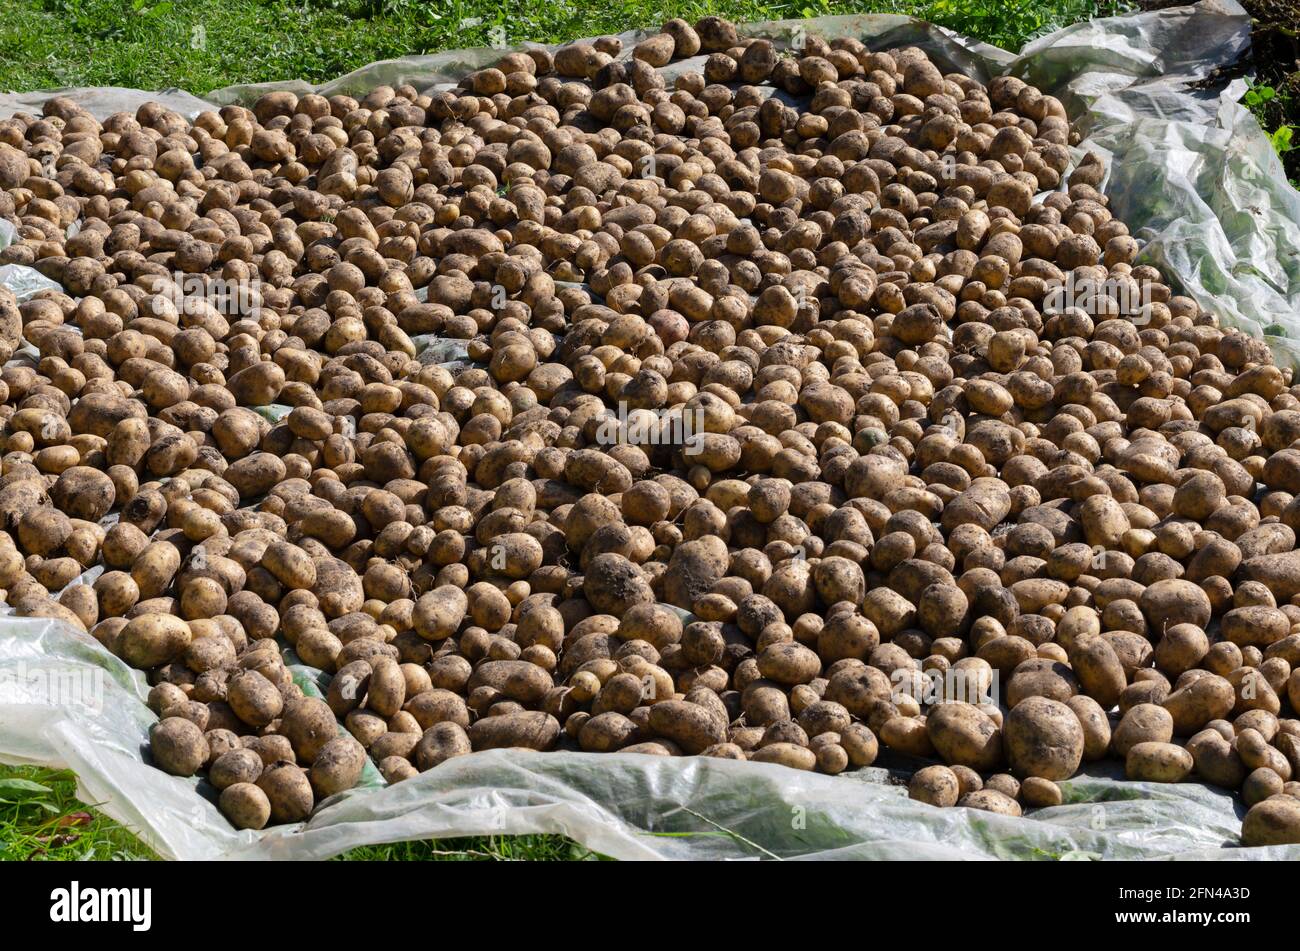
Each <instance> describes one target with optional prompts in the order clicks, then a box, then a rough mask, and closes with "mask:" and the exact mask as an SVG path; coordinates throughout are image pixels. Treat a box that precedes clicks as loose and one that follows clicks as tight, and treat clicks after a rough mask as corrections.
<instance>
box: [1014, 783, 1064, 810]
mask: <svg viewBox="0 0 1300 951" xmlns="http://www.w3.org/2000/svg"><path fill="white" fill-rule="evenodd" d="M1020 798H1021V799H1022V800H1024V803H1025V805H1026V806H1030V807H1032V808H1035V809H1045V808H1048V807H1050V806H1059V805H1060V804H1061V802H1062V801H1063V797H1062V795H1061V787H1060V786H1058V785H1056V783H1054V782H1052V781H1051V780H1050V779H1046V778H1044V777H1042V776H1029V777H1027V778H1026V779H1025V781H1024V782H1023V783H1021V784H1020Z"/></svg>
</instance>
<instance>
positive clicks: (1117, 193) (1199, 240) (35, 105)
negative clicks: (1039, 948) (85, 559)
mask: <svg viewBox="0 0 1300 951" xmlns="http://www.w3.org/2000/svg"><path fill="white" fill-rule="evenodd" d="M743 29H745V31H746V32H747V33H749V34H751V35H764V36H770V37H773V38H777V39H786V40H790V39H794V40H797V39H798V36H799V33H800V32H801V31H802V32H807V33H819V34H821V35H826V36H842V35H851V36H856V37H859V38H860V39H862V40H863V41H864V42H866V43H867V44H868V45H869V46H871V47H873V48H877V49H882V48H887V47H890V46H897V45H903V44H914V45H918V46H922V47H924V48H925V49H927V51H929V52H930V53H931V54H932V55H934V56H937V57H939V58H940V59H941V60H943V61H944V63H945V64H946V65H947V66H948V67H949V68H952V69H960V70H962V71H964V72H967V73H969V74H971V75H975V76H978V77H981V78H985V79H987V78H989V77H991V76H994V75H998V74H1001V73H1006V72H1010V73H1013V74H1015V75H1018V76H1022V77H1024V78H1025V79H1027V80H1029V81H1032V82H1034V83H1036V84H1038V85H1039V86H1040V87H1041V88H1043V89H1045V90H1046V91H1049V92H1052V93H1055V94H1056V95H1058V96H1060V97H1061V98H1062V99H1063V100H1064V101H1065V102H1066V104H1067V107H1068V108H1069V109H1070V112H1071V115H1072V116H1073V117H1074V118H1075V119H1077V120H1078V121H1079V122H1080V123H1081V125H1082V128H1083V129H1084V131H1085V133H1086V135H1087V139H1086V140H1085V141H1084V143H1083V144H1082V145H1083V148H1091V149H1094V150H1099V151H1104V152H1106V153H1108V154H1109V155H1110V156H1111V157H1112V158H1113V165H1112V167H1111V173H1110V176H1109V181H1108V182H1107V183H1106V184H1105V190H1106V192H1107V194H1109V195H1110V196H1111V200H1112V203H1113V207H1114V209H1115V211H1116V213H1117V214H1118V215H1119V216H1121V217H1122V218H1123V219H1124V220H1126V221H1128V222H1129V223H1130V224H1131V225H1133V226H1134V227H1135V228H1136V227H1139V226H1140V227H1141V230H1140V231H1139V232H1138V236H1139V237H1140V238H1141V239H1142V240H1144V241H1146V242H1147V244H1146V247H1145V249H1144V252H1143V259H1144V260H1147V261H1150V262H1152V263H1156V264H1158V265H1159V266H1161V267H1162V268H1163V269H1164V271H1165V273H1166V274H1167V275H1168V276H1169V277H1170V278H1171V279H1172V280H1173V281H1174V282H1175V283H1176V284H1177V285H1178V287H1179V290H1180V291H1181V292H1183V293H1186V294H1189V295H1191V296H1192V297H1194V298H1196V299H1197V300H1198V301H1199V302H1200V303H1201V304H1202V305H1203V306H1205V307H1207V308H1211V309H1214V310H1217V311H1218V312H1219V313H1220V314H1222V315H1223V316H1224V317H1225V318H1226V319H1227V320H1228V321H1229V322H1231V323H1234V324H1237V325H1239V326H1242V327H1246V328H1249V329H1250V330H1252V331H1254V332H1256V333H1262V332H1263V331H1264V330H1265V328H1267V329H1268V334H1269V338H1270V343H1272V344H1273V345H1274V348H1275V350H1276V351H1277V352H1278V354H1279V356H1280V357H1283V358H1284V359H1291V360H1297V361H1300V259H1298V255H1300V195H1297V194H1296V193H1295V192H1294V191H1293V190H1291V189H1290V188H1289V187H1288V186H1287V184H1286V179H1285V176H1284V175H1283V173H1282V169H1281V166H1280V164H1279V163H1278V161H1277V160H1276V157H1275V156H1274V155H1273V153H1272V150H1271V148H1270V147H1269V144H1268V141H1267V139H1266V137H1265V136H1264V134H1263V132H1262V131H1261V130H1260V129H1259V127H1258V125H1257V124H1256V123H1255V122H1254V120H1253V119H1252V118H1250V116H1249V115H1248V113H1246V111H1245V110H1244V109H1243V108H1242V107H1241V106H1239V105H1237V104H1236V103H1235V100H1236V99H1237V98H1239V97H1240V94H1241V86H1240V83H1237V84H1233V85H1230V86H1228V87H1227V88H1226V89H1218V90H1212V91H1206V90H1200V89H1197V88H1194V85H1193V84H1196V83H1198V82H1199V81H1201V80H1204V79H1206V78H1207V77H1209V76H1210V75H1211V73H1212V72H1213V71H1214V70H1215V69H1216V68H1218V67H1220V66H1226V65H1228V64H1229V63H1231V62H1233V61H1234V60H1235V59H1237V57H1238V56H1239V54H1240V53H1241V52H1242V51H1243V50H1244V49H1245V48H1246V46H1247V44H1248V42H1249V39H1248V38H1249V30H1250V19H1249V17H1248V16H1247V14H1246V13H1245V12H1244V11H1243V10H1242V8H1241V7H1240V6H1238V5H1237V4H1236V3H1235V0H1203V2H1201V3H1198V4H1196V5H1195V6H1193V7H1180V8H1175V9H1170V10H1163V11H1159V12H1152V13H1145V14H1140V15H1137V16H1132V17H1125V18H1119V19H1106V20H1097V21H1092V22H1089V23H1085V24H1079V25H1077V26H1074V27H1070V28H1067V29H1065V30H1061V31H1059V32H1057V33H1054V34H1052V35H1051V36H1047V37H1044V38H1042V39H1040V40H1037V41H1035V42H1034V43H1032V44H1030V46H1028V47H1027V48H1026V49H1025V50H1024V51H1023V53H1022V54H1021V55H1020V56H1015V55H1013V54H1010V53H1007V52H1005V51H1003V50H999V49H996V48H994V47H991V46H988V45H986V44H983V43H976V42H972V41H969V40H966V39H963V38H961V37H959V36H956V35H955V34H953V33H951V32H950V31H947V30H944V29H941V28H938V27H934V26H930V25H928V24H924V23H921V22H919V21H915V20H911V19H908V18H905V17H898V16H853V17H825V18H821V19H818V20H806V21H782V22H779V23H765V24H753V25H750V26H749V27H746V28H743ZM644 35H645V34H644V33H639V32H634V33H629V34H624V36H623V39H624V42H625V45H626V46H627V47H630V46H631V45H632V44H633V43H635V42H636V40H637V39H639V38H640V37H642V36H644ZM500 54H501V51H500V50H471V51H455V52H450V53H443V54H439V55H437V56H420V57H407V58H404V59H399V60H389V61H385V62H381V63H374V64H372V65H370V66H367V67H365V68H363V69H361V70H358V71H356V72H354V73H350V74H348V75H347V76H344V77H341V78H339V79H337V80H334V81H333V82H331V83H328V84H326V85H324V86H322V87H312V86H310V85H308V84H306V83H301V82H299V83H288V84H264V85H258V86H237V87H229V88H227V89H223V90H218V91H216V92H214V93H210V94H209V95H208V96H207V97H206V98H207V102H211V103H227V102H234V101H248V100H250V99H251V98H255V97H256V96H258V95H260V94H261V93H263V92H266V91H268V90H271V89H286V88H287V89H293V90H295V91H298V92H307V91H311V90H313V89H316V90H318V91H321V92H324V93H327V94H328V93H333V92H337V91H359V90H364V89H367V88H370V87H373V86H374V85H376V84H379V83H400V82H411V83H413V84H415V85H417V86H420V87H422V88H423V87H427V86H430V85H434V84H438V83H444V82H454V81H455V80H457V79H459V78H460V76H461V75H463V74H464V73H465V72H466V71H468V70H470V69H473V68H477V67H479V66H483V65H486V64H488V63H490V62H491V61H492V60H494V59H495V58H496V57H498V56H499V55H500ZM680 68H682V67H681V66H679V65H678V64H673V66H672V67H669V69H670V70H672V69H680ZM59 92H60V93H61V94H64V95H70V96H72V97H73V98H75V99H78V100H79V101H82V102H83V103H85V104H86V105H87V107H88V108H90V109H91V110H92V111H94V112H95V113H96V114H97V115H101V116H102V115H107V114H108V113H111V112H114V111H117V110H123V109H128V110H134V109H135V108H137V107H138V106H139V104H140V103H142V102H144V101H147V100H151V99H153V100H161V101H164V102H166V103H167V104H168V105H170V106H172V108H175V109H177V110H178V111H181V112H184V113H186V114H187V115H191V116H192V115H194V114H195V113H197V112H198V111H201V110H202V109H204V108H206V107H207V102H205V101H204V100H199V99H196V98H195V97H193V96H189V95H188V94H186V93H180V92H177V91H174V90H172V91H168V93H166V94H164V95H160V94H158V93H144V92H140V91H137V90H121V89H93V90H86V89H82V90H60V91H59ZM49 95H51V93H48V92H47V93H25V94H22V95H20V96H0V115H7V114H10V113H12V112H13V111H16V110H23V111H32V112H35V111H38V110H39V105H40V103H41V102H43V101H44V99H45V98H47V97H48V96H49ZM0 280H4V281H6V283H8V281H7V280H6V278H5V276H4V275H0ZM422 342H423V341H422ZM435 346H436V345H435ZM426 352H427V351H426ZM442 356H443V354H441V353H438V357H440V358H441V357H442ZM290 659H291V660H292V659H293V658H292V657H291V658H290ZM294 670H295V674H296V675H298V677H299V682H300V683H303V684H319V683H321V682H323V680H324V677H323V675H321V673H320V672H319V671H316V670H314V669H313V668H295V669H294ZM146 694H147V687H146V685H145V682H144V679H143V676H142V675H141V674H140V673H139V672H138V671H133V670H131V669H130V668H128V667H127V666H126V665H125V664H123V663H122V662H121V661H120V660H118V659H117V658H115V657H113V656H112V655H111V654H109V653H108V652H107V651H106V650H104V649H103V648H102V647H100V645H99V644H98V643H97V642H96V641H95V640H94V639H93V638H91V637H90V636H88V635H86V634H83V633H80V632H76V631H73V630H72V629H71V628H69V627H67V626H66V625H62V624H59V623H57V622H54V621H50V620H46V619H40V618H21V619H20V618H12V617H9V618H3V619H0V760H3V761H6V762H20V763H34V764H42V765H50V766H61V767H63V766H66V767H69V768H71V769H73V770H74V771H75V772H76V773H77V775H78V777H79V781H80V795H81V796H82V798H83V799H84V800H85V801H87V802H91V803H95V804H98V805H99V806H100V808H101V809H102V810H103V811H104V812H105V813H107V814H108V815H110V816H111V817H113V818H114V819H117V820H119V821H120V822H123V823H124V824H125V825H127V826H128V827H129V828H131V829H132V830H134V831H135V832H137V833H138V834H139V835H140V837H141V838H142V839H143V840H144V841H145V842H147V843H148V844H149V845H150V846H152V847H153V848H154V849H156V850H157V851H158V853H159V854H161V855H163V856H164V857H167V858H179V859H197V858H272V859H319V858H326V857H328V856H331V855H336V854H338V853H340V852H342V851H345V850H347V849H349V848H353V847H356V846H361V845H367V844H380V843H386V842H396V841H405V840H411V839H420V838H429V837H448V836H465V835H479V834H525V833H558V834H564V835H568V836H570V837H572V838H573V839H575V840H577V841H578V842H580V843H582V844H583V845H584V846H586V847H588V848H590V849H592V850H594V851H597V852H600V853H603V854H606V855H610V856H613V857H616V858H623V859H723V858H727V859H746V858H749V859H761V858H769V859H770V858H782V859H841V858H844V859H883V858H910V859H917V858H924V859H995V858H1014V859H1094V858H1118V859H1206V858H1211V859H1247V858H1250V859H1257V858H1270V859H1300V846H1286V847H1273V848H1267V849H1242V848H1239V847H1236V846H1237V845H1238V841H1239V840H1238V836H1239V832H1240V827H1241V814H1242V806H1241V804H1240V803H1239V802H1238V801H1236V800H1235V799H1234V798H1233V797H1232V796H1230V795H1228V794H1227V793H1226V792H1224V791H1222V790H1216V789H1213V788H1211V787H1207V786H1203V785H1200V784H1196V783H1181V784H1178V785H1156V784H1148V783H1132V782H1127V781H1125V780H1124V779H1123V777H1122V775H1120V774H1119V772H1117V771H1116V769H1117V767H1116V765H1115V764H1110V765H1108V766H1106V767H1104V768H1102V769H1093V770H1086V771H1085V772H1084V773H1083V774H1081V775H1079V776H1076V777H1075V778H1074V779H1072V780H1070V781H1068V782H1066V783H1063V784H1062V788H1063V791H1064V793H1065V804H1064V805H1061V806H1058V807H1055V808H1051V809H1043V810H1038V811H1036V812H1032V813H1030V814H1029V815H1028V816H1026V817H1025V818H1023V819H1013V818H1009V817H1005V816H997V815H992V814H990V813H985V812H979V811H975V810H967V809H943V810H941V809H933V808H931V807H928V806H923V805H920V804H917V803H913V802H911V801H910V800H908V799H907V796H906V789H905V786H903V785H902V783H901V778H902V777H905V776H906V775H907V772H908V769H909V767H914V766H915V764H914V763H908V762H906V761H903V760H894V759H890V758H889V756H888V755H886V756H883V757H882V761H881V764H880V766H878V767H873V768H871V769H866V770H860V771H857V772H854V773H848V774H843V775H840V776H837V777H828V776H822V775H818V774H813V773H802V772H797V771H794V770H788V769H785V768H783V767H779V766H773V765H766V764H761V763H745V762H732V761H724V760H712V759H704V758H698V757H697V758H664V757H652V756H640V755H634V754H613V755H593V754H583V753H568V752H564V753H532V752H527V751H518V750H493V751H490V752H484V753H475V754H473V755H471V756H467V757H462V758H458V759H453V760H449V761H447V762H445V763H443V764H442V765H441V766H439V767H437V768H436V769H434V770H431V771H429V772H427V773H423V774H421V775H420V776H418V777H416V778H414V779H411V780H408V781H406V782H403V783H400V784H398V785H396V786H384V785H383V784H382V780H378V781H377V782H376V781H375V778H374V777H372V776H370V774H368V776H367V782H366V783H365V784H364V786H363V787H358V788H357V789H353V790H350V791H349V792H346V793H343V794H341V795H339V796H336V797H334V798H333V799H332V800H329V801H327V802H326V803H324V804H323V805H322V806H321V807H320V808H319V809H318V810H317V812H316V813H315V815H313V816H312V818H311V819H310V820H309V821H308V822H307V823H305V824H302V825H296V826H282V827H277V828H274V829H270V830H267V831H265V832H262V833H254V832H247V831H245V832H236V831H235V830H233V829H232V828H231V827H230V825H229V824H228V823H226V821H225V820H224V819H223V818H222V817H221V815H220V814H219V813H218V811H217V809H216V807H215V805H214V802H215V795H214V790H213V789H212V788H211V787H210V786H209V785H208V784H207V783H206V782H205V781H203V780H199V779H179V778H177V777H174V776H168V775H166V774H164V773H162V772H161V771H159V770H156V769H154V768H153V767H151V766H150V765H148V752H147V747H146V741H147V736H148V729H149V726H150V724H151V723H152V722H153V721H154V717H153V715H152V714H151V713H150V712H149V710H148V708H147V707H146V706H145V703H144V699H145V696H146ZM885 767H888V768H885Z"/></svg>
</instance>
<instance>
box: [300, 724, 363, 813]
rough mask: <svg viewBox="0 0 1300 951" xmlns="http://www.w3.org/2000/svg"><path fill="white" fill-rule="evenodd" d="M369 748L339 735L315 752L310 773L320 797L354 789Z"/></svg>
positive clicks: (318, 797) (314, 788) (313, 785)
mask: <svg viewBox="0 0 1300 951" xmlns="http://www.w3.org/2000/svg"><path fill="white" fill-rule="evenodd" d="M365 765H366V751H365V750H364V749H363V748H362V746H361V744H360V743H358V742H357V741H356V740H355V739H353V738H352V737H351V736H336V737H335V738H334V739H332V740H330V741H329V742H328V743H326V744H325V745H324V746H322V747H321V749H320V752H319V753H317V754H316V757H315V759H313V760H312V764H311V770H310V772H309V774H308V776H309V779H310V780H311V788H312V790H313V791H314V792H315V793H316V799H317V801H319V800H321V799H326V798H328V797H330V796H332V795H334V794H335V793H338V792H343V791H344V790H345V789H351V788H352V787H353V786H355V785H356V784H357V781H358V780H359V779H360V778H361V771H362V769H363V768H365Z"/></svg>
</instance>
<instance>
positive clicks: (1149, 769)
mask: <svg viewBox="0 0 1300 951" xmlns="http://www.w3.org/2000/svg"><path fill="white" fill-rule="evenodd" d="M1193 765H1194V764H1193V760H1192V754H1191V753H1189V752H1187V750H1185V749H1183V748H1182V747H1181V746H1178V745H1176V744H1174V743H1161V742H1155V741H1148V742H1144V743H1137V744H1135V745H1134V746H1132V747H1131V748H1130V749H1129V751H1128V755H1127V757H1126V758H1125V760H1124V775H1126V776H1127V777H1128V778H1129V779H1135V780H1141V781H1144V782H1151V783H1178V782H1182V781H1183V780H1184V779H1186V778H1187V774H1188V773H1190V772H1191V771H1192V766H1193Z"/></svg>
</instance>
